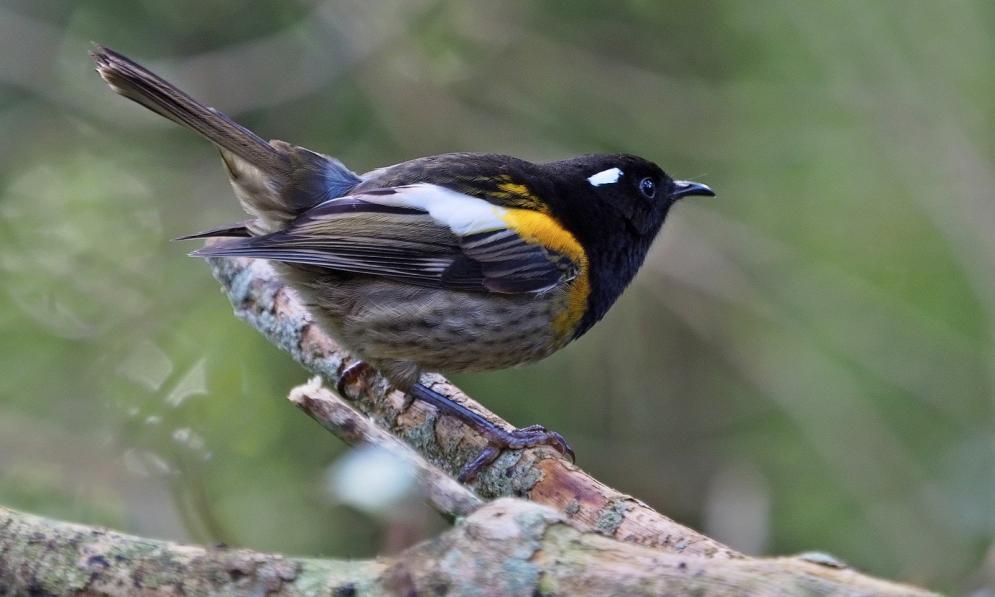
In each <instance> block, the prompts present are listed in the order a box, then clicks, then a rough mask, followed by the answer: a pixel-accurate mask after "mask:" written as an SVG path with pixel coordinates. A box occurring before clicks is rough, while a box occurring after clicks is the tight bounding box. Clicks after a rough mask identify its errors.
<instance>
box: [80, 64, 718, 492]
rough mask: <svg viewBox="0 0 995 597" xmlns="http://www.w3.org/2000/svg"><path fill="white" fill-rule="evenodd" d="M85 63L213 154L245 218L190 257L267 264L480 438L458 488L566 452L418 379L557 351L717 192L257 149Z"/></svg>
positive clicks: (155, 82)
mask: <svg viewBox="0 0 995 597" xmlns="http://www.w3.org/2000/svg"><path fill="white" fill-rule="evenodd" d="M92 55H93V58H94V60H95V61H96V64H97V71H98V72H99V73H100V75H101V76H102V77H103V78H104V80H105V81H106V82H107V83H108V84H109V85H110V87H111V89H113V90H114V91H115V92H117V93H119V94H121V95H123V96H125V97H127V98H129V99H131V100H134V101H135V102H138V103H139V104H141V105H143V106H145V107H146V108H148V109H150V110H152V111H154V112H156V113H158V114H160V115H162V116H164V117H166V118H168V119H170V120H172V121H174V122H176V123H178V124H181V125H183V126H186V127H188V128H190V129H192V130H194V131H195V132H197V133H199V134H200V135H202V136H204V137H206V138H207V139H208V140H209V141H211V142H212V143H214V144H215V145H216V146H217V147H218V148H219V149H220V150H221V157H222V159H223V160H224V163H225V166H226V167H227V169H228V175H229V178H230V180H231V184H232V187H233V188H234V190H235V194H236V196H237V197H238V199H239V201H240V202H241V204H242V207H243V208H244V209H245V211H246V212H248V213H249V214H250V215H251V216H252V217H251V219H249V220H248V221H246V222H244V223H241V224H236V225H231V226H224V227H222V228H216V229H213V230H209V231H207V232H203V233H200V234H195V235H192V236H189V237H186V238H205V237H227V240H224V241H221V242H218V243H216V244H212V245H209V246H207V247H205V248H203V249H200V250H198V251H194V252H193V253H192V254H193V255H196V256H201V257H221V256H243V257H256V258H263V259H268V260H270V261H271V262H272V263H273V265H274V267H275V268H276V270H277V271H278V272H279V274H280V275H281V276H282V277H283V279H284V280H285V281H286V282H287V283H288V284H289V285H290V286H292V287H293V288H294V289H295V290H296V291H297V292H298V293H300V294H301V295H302V297H303V298H304V300H305V302H306V303H307V304H308V305H309V309H310V312H311V314H312V316H313V317H314V318H315V320H316V321H317V322H318V323H319V325H320V326H321V327H322V328H323V329H324V330H325V331H326V332H328V333H329V334H330V335H331V336H333V337H334V338H336V339H337V340H338V341H340V342H341V343H342V344H343V345H344V346H346V347H347V348H348V349H349V350H350V351H351V352H352V353H353V354H355V355H357V356H358V357H359V358H360V359H362V361H363V362H365V363H368V366H372V367H375V368H376V369H377V370H379V371H380V372H381V373H382V374H383V375H385V376H386V377H387V379H388V380H390V382H391V383H392V384H394V385H395V386H396V387H397V388H398V389H400V390H403V391H405V392H407V393H409V394H410V395H411V396H413V397H415V398H418V399H420V400H424V401H426V402H428V403H430V404H433V405H435V406H436V407H437V408H439V409H440V411H442V412H444V413H446V414H449V415H452V416H455V417H458V418H459V419H461V420H462V421H464V422H465V423H466V424H468V425H470V426H472V427H473V428H475V429H476V430H477V431H479V432H480V433H482V434H483V435H485V436H486V437H487V438H488V440H489V442H490V444H489V446H488V448H487V449H485V450H484V452H483V453H482V454H481V455H480V456H479V457H478V458H477V459H476V460H474V461H473V462H472V463H470V464H469V465H468V466H467V467H466V468H465V469H464V471H463V475H462V477H463V478H464V479H469V478H472V476H474V475H475V474H476V473H477V472H478V471H479V470H480V469H481V468H482V467H484V466H486V465H487V464H489V463H490V462H492V461H493V460H494V458H496V457H497V456H498V455H499V454H500V451H501V450H502V449H505V448H510V449H518V448H524V447H531V446H536V445H539V444H549V445H551V446H553V447H554V448H556V449H557V450H559V451H560V452H562V453H564V454H568V455H569V456H571V457H572V456H573V453H572V451H571V450H570V447H569V446H568V445H567V443H566V441H564V439H563V437H562V436H560V435H559V434H558V433H555V432H552V431H548V430H546V429H545V428H543V427H541V426H538V425H536V426H532V427H526V428H523V429H516V430H513V431H506V430H503V429H500V428H498V427H496V426H494V425H493V424H492V423H490V422H489V421H487V420H486V419H484V418H483V417H481V416H480V415H478V414H477V413H475V412H473V411H471V410H469V409H467V408H466V407H464V406H462V405H460V404H458V403H456V402H453V401H451V400H449V399H448V398H446V397H445V396H442V395H441V394H438V393H436V392H434V391H432V390H431V389H429V388H427V387H425V386H423V385H421V384H420V383H419V377H420V375H421V373H422V372H423V371H439V372H458V371H482V370H491V369H501V368H505V367H512V366H515V365H520V364H523V363H529V362H533V361H537V360H539V359H542V358H544V357H546V356H549V355H550V354H552V353H553V352H555V351H557V350H559V349H560V348H563V347H564V346H565V345H566V344H568V343H569V342H570V341H571V340H573V339H575V338H577V337H579V336H580V335H582V334H583V333H584V332H586V331H587V330H588V329H590V328H591V326H592V325H594V324H595V323H597V321H598V320H600V319H601V318H602V317H603V316H604V314H605V313H606V312H607V311H608V309H609V308H610V307H611V305H612V304H613V303H614V302H615V300H616V299H617V298H618V297H619V295H620V294H621V293H622V290H623V289H624V288H625V287H626V286H627V285H628V284H629V282H630V281H631V280H632V278H633V276H635V274H636V271H637V270H638V269H639V266H640V265H642V263H643V260H644V259H645V257H646V253H647V251H648V250H649V247H650V244H651V243H652V242H653V239H654V237H656V235H657V232H658V231H659V230H660V227H661V225H662V224H663V221H664V219H665V218H666V217H667V212H668V211H669V210H670V208H671V206H672V205H673V204H674V202H675V201H677V200H678V199H680V198H681V197H686V196H689V195H713V194H714V193H713V192H712V191H711V189H709V188H708V187H707V186H705V185H703V184H699V183H695V182H688V181H681V180H673V179H671V178H670V177H669V176H668V175H667V174H666V173H665V172H664V171H663V170H661V169H660V168H659V167H658V166H657V165H656V164H653V163H652V162H649V161H646V160H644V159H642V158H639V157H636V156H632V155H617V154H615V155H598V154H595V155H584V156H579V157H575V158H571V159H568V160H562V161H558V162H550V163H545V164H534V163H531V162H527V161H524V160H520V159H517V158H513V157H509V156H503V155H490V154H472V153H451V154H443V155H436V156H429V157H423V158H418V159H414V160H411V161H408V162H403V163H401V164H396V165H393V166H387V167H384V168H379V169H376V170H373V171H371V172H367V173H366V174H355V173H354V172H352V171H351V170H349V169H348V168H346V167H345V166H344V165H343V164H342V163H341V162H339V161H338V160H336V159H335V158H332V157H329V156H326V155H323V154H320V153H316V152H313V151H310V150H308V149H305V148H303V147H297V146H294V145H290V144H288V143H284V142H283V141H270V142H267V141H265V140H263V139H262V138H260V137H258V136H257V135H255V134H254V133H252V132H251V131H249V130H248V129H246V128H244V127H242V126H241V125H239V124H237V123H235V122H234V121H232V120H231V119H229V118H228V117H227V116H225V115H224V114H222V113H220V112H218V111H216V110H214V109H213V108H210V107H208V106H205V105H203V104H201V103H199V102H197V101H196V100H194V99H193V98H191V97H190V96H189V95H187V94H186V93H184V92H182V91H180V90H179V89H177V88H176V87H175V86H173V85H171V84H170V83H168V82H166V81H165V80H163V79H162V78H160V77H158V76H157V75H155V74H153V73H151V72H150V71H148V70H147V69H145V68H143V67H142V66H140V65H138V64H136V63H135V62H133V61H131V60H129V59H128V58H126V57H124V56H122V55H121V54H118V53H117V52H114V51H112V50H109V49H107V48H102V47H97V48H96V49H95V50H94V51H93V52H92Z"/></svg>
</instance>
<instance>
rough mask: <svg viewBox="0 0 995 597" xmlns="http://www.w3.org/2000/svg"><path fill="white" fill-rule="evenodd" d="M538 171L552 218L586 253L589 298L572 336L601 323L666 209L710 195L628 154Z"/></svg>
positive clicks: (581, 159) (636, 266)
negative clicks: (549, 187)
mask: <svg viewBox="0 0 995 597" xmlns="http://www.w3.org/2000/svg"><path fill="white" fill-rule="evenodd" d="M542 167H543V168H545V169H547V170H548V173H549V178H550V179H551V180H552V182H553V185H554V186H555V191H554V195H555V199H553V200H552V201H551V206H550V207H551V209H552V211H553V215H554V216H556V217H557V219H559V220H560V222H562V223H563V225H564V226H565V227H566V228H568V229H569V230H570V231H571V232H572V233H573V234H574V236H576V237H577V240H578V241H580V243H581V244H582V245H583V246H584V248H585V249H586V250H587V253H588V262H589V264H590V279H591V295H590V298H589V299H588V310H587V315H586V316H585V319H584V321H582V322H581V325H580V327H579V328H578V330H577V332H576V334H575V335H576V336H579V335H580V334H583V333H584V332H585V331H587V330H588V329H589V328H590V327H591V326H592V325H594V323H596V322H597V321H598V320H599V319H601V317H603V316H604V314H605V313H606V312H607V311H608V308H609V307H611V305H612V304H613V303H614V302H615V300H616V299H617V298H618V297H619V295H620V294H621V293H622V290H624V289H625V287H626V286H627V285H628V284H629V282H630V281H632V278H633V276H635V275H636V271H637V270H638V269H639V267H640V266H641V265H642V263H643V260H644V259H645V258H646V254H647V252H648V251H649V247H650V245H651V244H652V242H653V239H654V238H655V237H656V235H657V233H658V232H659V231H660V227H661V226H662V225H663V221H664V220H665V219H666V218H667V214H668V213H669V211H670V208H671V206H673V204H674V203H675V202H676V201H677V200H678V199H681V198H683V197H689V196H692V195H707V196H714V195H715V193H714V192H712V190H711V189H710V188H708V187H707V186H705V185H703V184H700V183H696V182H690V181H684V180H674V179H672V178H671V177H670V176H669V175H667V173H666V172H664V171H663V170H662V169H661V168H660V167H659V166H657V165H656V164H654V163H653V162H650V161H647V160H644V159H643V158H640V157H637V156H633V155H627V154H614V155H611V154H608V155H606V154H594V155H584V156H579V157H576V158H572V159H569V160H563V161H560V162H551V163H548V164H544V165H543V166H542Z"/></svg>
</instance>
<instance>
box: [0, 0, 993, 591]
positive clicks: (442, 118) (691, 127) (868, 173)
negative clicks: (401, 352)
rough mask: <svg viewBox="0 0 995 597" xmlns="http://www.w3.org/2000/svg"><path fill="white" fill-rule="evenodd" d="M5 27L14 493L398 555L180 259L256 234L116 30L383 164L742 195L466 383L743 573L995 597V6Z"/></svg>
mask: <svg viewBox="0 0 995 597" xmlns="http://www.w3.org/2000/svg"><path fill="white" fill-rule="evenodd" d="M250 6H251V8H250ZM0 34H2V35H0V46H2V48H0V49H2V51H0V280H2V284H0V354H2V359H0V473H2V474H0V503H3V504H6V505H10V506H13V507H17V508H24V509H28V510H32V511H35V512H38V513H42V514H46V515H51V516H61V517H64V518H70V519H74V520H77V521H80V522H94V523H102V524H108V525H112V526H115V527H117V528H120V529H124V530H127V531H132V532H138V533H150V534H156V535H160V536H165V537H170V538H176V539H185V540H197V541H224V542H227V543H231V544H237V545H245V546H251V547H256V548H260V549H270V550H282V551H287V552H292V553H307V554H312V555H335V556H355V557H359V556H367V555H370V554H374V553H377V552H379V551H381V550H382V549H384V548H385V546H387V548H396V547H397V545H396V536H395V535H396V534H395V535H392V530H391V527H392V525H396V524H397V523H396V521H388V520H378V519H376V518H374V517H372V516H369V515H366V514H362V513H360V512H359V511H356V510H353V509H350V508H349V507H346V506H342V505H336V504H335V503H333V502H332V501H330V499H329V498H328V497H327V496H328V492H327V491H326V490H325V488H324V487H323V485H322V484H323V479H324V478H325V470H326V469H327V467H328V466H329V465H330V464H331V463H332V462H334V461H335V460H336V459H337V458H338V457H340V456H341V455H342V454H343V453H344V452H345V450H344V449H343V448H342V446H340V445H338V443H337V442H336V441H335V440H334V439H333V438H331V437H330V436H328V434H327V433H325V432H323V431H322V430H321V429H319V428H318V427H317V426H316V425H314V424H313V423H312V422H311V421H309V420H307V419H306V417H302V416H301V415H300V414H299V413H298V412H297V411H296V410H295V409H293V408H290V406H289V405H288V404H287V403H286V402H285V400H284V396H285V395H286V393H287V391H288V390H289V388H290V387H292V386H293V385H294V384H297V383H300V382H302V381H303V380H304V379H305V374H304V372H303V371H302V370H300V369H299V368H298V367H297V366H296V365H294V364H293V363H292V362H291V361H290V359H289V358H288V357H287V356H286V355H284V354H282V353H280V352H278V351H277V350H276V349H275V348H273V347H272V346H270V345H269V344H267V343H266V342H265V341H263V340H262V339H261V338H260V337H259V336H258V335H257V334H256V333H255V332H254V331H253V330H251V329H248V328H247V327H246V326H245V325H243V324H241V323H240V322H238V321H237V320H236V319H235V318H234V317H232V315H231V309H230V306H229V305H228V304H227V302H226V301H225V300H224V298H223V297H222V296H221V295H220V294H219V293H218V292H217V288H216V284H215V282H214V281H213V280H212V279H211V277H210V275H209V272H208V270H207V268H206V266H205V265H204V264H203V263H200V262H199V261H196V260H192V259H187V258H186V257H184V252H185V251H186V250H187V246H186V245H178V244H171V243H169V242H168V239H169V238H171V237H174V236H177V235H180V234H183V233H188V232H191V231H195V230H199V229H202V228H205V227H208V226H211V225H215V224H220V223H225V222H228V221H231V220H234V219H238V217H239V213H238V208H237V205H236V203H235V201H234V199H233V197H232V196H231V193H230V190H229V189H228V187H227V183H226V181H225V178H224V174H223V171H222V168H221V167H220V163H219V161H218V160H217V159H216V155H215V154H214V152H213V150H212V149H211V148H210V147H209V146H208V145H207V144H205V143H203V142H202V141H201V140H199V139H196V138H194V137H193V136H192V135H190V134H188V133H187V132H186V131H181V130H178V128H177V127H174V126H170V125H169V124H168V123H166V122H164V121H162V122H160V121H159V120H158V119H157V118H156V117H154V116H152V115H149V114H146V113H145V112H143V111H142V110H141V109H140V108H138V107H137V106H134V105H131V104H129V103H127V102H126V101H125V100H123V99H121V98H118V97H115V96H113V94H111V93H110V92H109V91H108V90H107V89H105V88H104V86H103V84H102V83H101V82H100V81H99V79H98V77H97V76H96V75H95V74H94V73H93V72H92V70H91V64H90V62H89V60H88V58H87V56H86V50H87V47H88V42H89V41H90V40H95V41H99V42H101V43H104V44H107V45H109V46H111V47H113V48H115V49H118V50H120V51H123V52H125V53H127V54H129V55H132V56H134V57H135V58H137V59H139V60H141V61H143V62H147V63H149V64H150V65H151V66H153V67H154V68H157V69H161V70H162V71H163V72H164V74H166V75H167V76H169V77H171V78H174V79H176V80H177V81H178V82H179V83H180V84H181V85H182V86H185V87H187V88H188V89H189V90H190V91H191V92H193V93H194V95H197V96H200V97H201V98H202V99H204V100H205V101H207V102H208V103H210V104H212V105H215V106H217V107H218V108H220V109H222V110H225V111H227V112H229V113H230V114H232V115H233V116H236V117H238V118H239V119H240V120H241V121H243V122H244V123H245V124H247V125H248V126H250V127H252V128H254V129H256V130H258V131H259V132H260V133H261V134H263V135H264V136H273V137H279V138H283V139H287V140H290V141H292V142H295V143H298V144H302V145H305V146H309V147H312V148H314V149H316V150H319V151H324V152H327V153H330V154H334V155H336V156H337V157H339V158H341V159H342V160H343V161H345V162H346V163H347V164H350V165H352V166H353V167H354V168H355V169H357V170H364V169H371V168H374V167H376V166H380V165H384V164H388V163H393V162H397V161H401V160H405V159H409V158H412V157H416V156H419V155H425V154H431V153H439V152H444V151H456V150H474V151H487V152H504V153H509V154H515V155H519V156H522V157H526V158H531V159H535V160H541V159H553V158H560V157H564V156H568V155H572V154H577V153H584V152H592V151H628V152H633V153H638V154H642V155H644V156H646V157H648V158H651V159H653V160H655V161H657V162H658V163H660V164H662V165H663V166H664V167H665V168H666V169H668V170H669V171H670V172H672V173H674V174H675V175H678V176H680V177H684V178H694V179H697V180H702V181H704V182H707V183H708V184H710V185H712V186H713V187H714V188H715V189H717V191H718V193H719V197H718V198H717V199H715V200H711V199H702V200H695V201H694V202H691V201H689V202H687V203H682V204H681V205H680V207H679V208H678V209H677V210H676V211H675V213H674V214H673V215H672V217H671V220H670V221H669V222H668V223H667V226H666V229H665V231H664V234H663V236H662V238H661V239H660V241H659V242H658V243H657V245H656V246H655V248H654V251H653V253H652V255H651V256H650V258H649V260H648V262H647V264H646V266H645V267H644V269H643V271H642V273H641V274H640V276H639V277H638V279H637V281H636V283H635V284H634V286H633V287H632V288H631V289H630V290H629V292H628V293H627V295H626V296H625V297H624V298H623V299H622V300H621V302H620V303H619V305H618V306H617V307H616V308H615V309H614V311H613V312H612V313H611V314H610V315H609V316H608V317H607V318H606V320H605V321H604V322H603V323H602V324H600V325H599V326H598V327H596V328H595V330H594V331H592V332H591V333H590V334H589V335H588V336H587V337H585V338H584V339H583V340H581V341H580V342H578V343H577V344H576V345H574V346H571V347H570V348H569V349H568V350H566V351H563V352H562V353H560V354H558V355H556V356H554V357H553V358H550V359H549V360H548V361H546V362H544V363H541V364H538V365H535V366H532V367H528V368H524V369H520V370H515V371H507V372H499V373H493V374H483V375H473V376H469V375H468V376H462V377H460V378H459V379H458V381H459V382H460V383H461V384H462V385H463V387H464V388H465V389H466V390H468V391H469V392H471V393H472V394H473V395H475V396H476V397H477V398H479V399H480V400H482V401H483V402H485V403H486V404H488V405H489V406H490V407H491V408H493V409H494V410H495V411H497V412H498V413H501V414H502V415H504V416H505V417H506V418H508V419H510V420H511V421H514V422H516V423H518V424H523V425H524V424H528V423H534V422H542V423H544V424H546V425H548V426H550V427H553V428H555V429H557V430H559V431H561V432H563V433H564V434H565V435H566V436H567V437H568V438H570V439H571V440H572V442H573V444H574V447H575V448H576V449H577V452H578V454H579V462H580V464H581V465H582V466H584V467H585V468H587V469H588V470H590V471H591V472H592V473H593V474H595V475H596V476H598V477H600V478H601V479H603V480H604V481H606V482H608V483H610V484H612V485H614V486H617V487H618V488H620V489H622V490H624V491H628V492H630V493H632V494H634V495H636V496H638V497H640V498H642V499H644V500H646V501H647V502H649V503H650V504H652V505H653V506H656V507H658V508H660V509H661V510H663V511H664V512H667V513H668V514H670V515H672V516H674V517H676V518H677V519H678V520H680V521H682V522H685V523H687V524H690V525H692V526H695V527H699V528H703V529H705V530H706V531H708V532H710V533H713V534H715V535H716V536H717V537H718V538H719V539H721V540H724V541H727V542H729V543H730V544H732V545H733V546H734V547H739V548H741V549H745V550H748V551H750V552H753V553H775V554H782V553H791V552H797V551H803V550H810V549H822V550H826V551H829V552H831V553H834V554H836V555H838V556H839V557H841V558H843V559H844V560H847V561H849V562H851V563H852V564H854V565H856V566H858V567H860V568H862V569H865V570H868V571H870V572H872V573H875V574H881V575H886V576H890V577H896V578H900V579H905V580H909V581H912V582H921V583H925V584H927V585H929V586H932V587H936V588H943V589H949V590H957V591H961V590H968V589H970V588H972V587H973V586H974V585H975V584H976V583H977V582H979V580H978V579H980V578H981V575H982V574H983V572H982V570H981V566H982V561H983V558H984V554H985V553H986V551H987V550H989V549H991V545H992V537H993V531H995V528H993V526H995V525H993V515H995V513H993V508H992V505H993V504H995V495H993V459H992V456H993V453H992V441H993V439H995V438H993V424H992V421H993V413H992V396H993V391H995V359H993V341H995V323H993V322H995V277H993V276H992V272H993V271H995V242H993V239H995V235H993V234H992V230H993V228H995V202H993V201H992V197H993V195H992V189H995V172H993V168H992V166H993V156H995V143H993V140H995V134H993V133H995V124H993V123H995V101H993V97H995V96H993V95H992V93H991V91H992V73H993V72H995V68H993V66H995V64H993V57H995V4H992V3H990V2H984V1H983V0H978V1H975V2H969V1H966V0H962V1H958V2H951V3H933V2H925V1H915V2H912V1H909V2H899V1H898V0H891V1H881V2H859V1H857V0H850V1H846V2H834V3H797V2H791V1H788V0H770V1H764V2H749V3H747V2H736V1H733V0H726V1H721V2H712V3H701V2H691V1H686V0H684V1H679V2H651V1H648V0H630V1H626V2H612V3H607V2H593V1H590V0H586V1H583V2H577V1H570V2H567V1H565V0H558V1H551V2H543V3H530V2H506V3H460V2H453V1H440V0H416V1H409V2H401V1H399V0H394V1H390V2H384V1H376V2H360V1H359V0H349V1H345V2H304V1H297V2H287V1H285V0H270V1H267V2H255V3H252V4H251V5H247V4H246V3H244V2H236V1H234V0H225V1H221V0H211V1H209V2H203V1H197V2H193V1H188V0H182V1H180V0H178V1H175V2H169V3H163V2H153V1H151V0H145V1H140V2H131V3H125V4H122V3H120V2H112V1H109V0H79V1H76V2H46V3H38V2H33V1H30V0H3V1H2V2H0ZM421 517H422V520H420V521H416V522H414V523H412V522H410V521H409V523H407V524H411V525H413V527H414V528H415V530H414V531H411V532H409V533H408V535H405V536H406V537H408V539H407V540H414V539H417V538H419V537H424V536H426V535H427V534H429V533H431V532H434V530H435V529H437V528H438V527H439V524H440V523H439V521H437V520H435V519H434V518H432V516H431V515H429V514H425V513H424V512H422V513H421ZM391 537H395V538H394V539H391ZM392 541H393V543H392ZM402 543H403V541H402Z"/></svg>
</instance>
